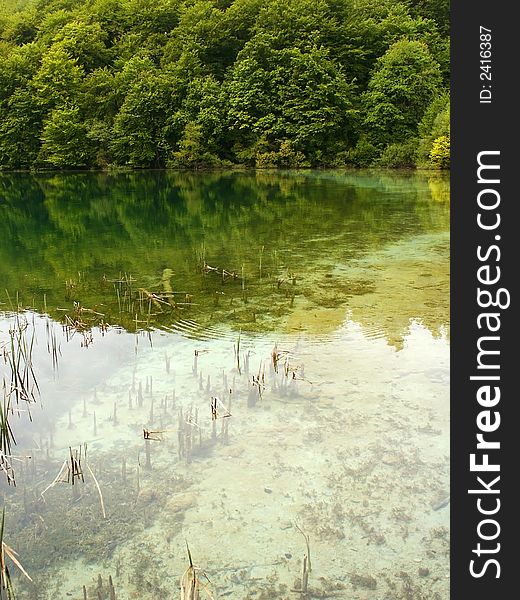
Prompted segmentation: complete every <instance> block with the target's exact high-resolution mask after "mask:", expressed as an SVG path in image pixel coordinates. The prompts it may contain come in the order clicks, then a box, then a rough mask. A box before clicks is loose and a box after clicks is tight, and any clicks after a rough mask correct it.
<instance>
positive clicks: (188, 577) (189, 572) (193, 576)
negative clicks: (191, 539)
mask: <svg viewBox="0 0 520 600" xmlns="http://www.w3.org/2000/svg"><path fill="white" fill-rule="evenodd" d="M186 549H187V550H188V560H189V563H190V564H189V566H188V568H187V569H186V571H184V573H183V575H182V577H181V600H199V598H200V592H201V590H202V591H204V592H205V594H206V596H207V597H208V598H210V600H213V596H212V594H211V593H210V592H209V590H208V586H207V584H205V583H202V581H201V580H200V577H199V573H201V574H202V575H203V577H205V578H206V579H207V581H208V583H211V581H210V580H209V578H208V576H207V575H206V573H204V571H203V570H202V569H201V568H200V567H197V566H195V565H194V564H193V560H192V558H191V552H190V547H189V546H188V542H186Z"/></svg>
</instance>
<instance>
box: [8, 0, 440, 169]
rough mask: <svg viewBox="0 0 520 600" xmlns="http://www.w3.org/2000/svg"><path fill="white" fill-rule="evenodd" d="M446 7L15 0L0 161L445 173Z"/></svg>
mask: <svg viewBox="0 0 520 600" xmlns="http://www.w3.org/2000/svg"><path fill="white" fill-rule="evenodd" d="M448 30H449V2H448V0H378V1H375V0H4V2H3V4H2V8H0V167H1V168H4V169H17V168H107V167H117V166H129V167H137V168H150V167H186V168H200V167H209V166H218V165H225V164H244V165H252V166H257V167H306V166H322V165H323V166H342V165H345V164H351V165H356V166H366V165H370V164H379V165H383V166H413V165H417V164H418V165H420V166H426V167H434V168H446V167H448V166H449V97H448V96H447V93H448V92H447V90H448V82H449V39H448Z"/></svg>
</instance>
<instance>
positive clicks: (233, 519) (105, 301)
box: [0, 172, 449, 600]
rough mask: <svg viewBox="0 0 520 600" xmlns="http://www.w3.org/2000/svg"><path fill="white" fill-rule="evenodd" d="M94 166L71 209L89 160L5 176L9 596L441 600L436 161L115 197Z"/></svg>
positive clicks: (444, 568) (445, 570)
mask: <svg viewBox="0 0 520 600" xmlns="http://www.w3.org/2000/svg"><path fill="white" fill-rule="evenodd" d="M169 176H170V175H168V177H169ZM82 177H83V176H82ZM84 177H85V178H84V179H83V180H81V181H82V182H83V183H82V185H83V184H84V185H85V186H86V188H90V190H89V194H87V195H86V196H84V197H83V198H82V203H83V208H84V209H85V213H84V216H83V217H82V219H84V220H83V221H82V222H81V223H80V221H77V222H76V224H75V225H74V227H73V228H69V229H67V227H68V226H69V225H70V222H69V221H68V219H67V218H66V215H67V214H68V212H67V210H68V209H67V202H68V201H67V198H69V199H70V198H72V199H73V198H75V194H76V193H80V190H81V189H82V188H81V186H79V183H80V179H78V176H77V175H71V176H70V179H69V178H67V177H61V176H60V177H58V178H57V179H56V181H54V182H50V181H49V180H47V179H45V178H44V179H43V180H39V181H38V182H37V183H38V189H39V190H40V191H39V192H38V193H35V195H34V197H33V198H32V199H30V200H29V201H28V203H27V204H26V205H25V207H22V205H20V203H19V202H16V201H15V195H16V193H18V192H19V191H20V187H17V185H16V184H13V186H11V187H10V188H9V192H8V194H7V195H8V202H9V203H10V205H12V206H14V207H16V210H18V211H21V213H19V214H18V215H16V211H15V212H14V213H12V212H10V211H9V212H8V213H7V214H8V215H9V216H8V218H9V219H11V220H10V221H9V227H8V228H6V229H5V232H6V235H7V239H8V243H7V242H5V241H3V242H1V243H0V253H2V255H3V256H6V255H7V254H6V253H9V252H10V249H9V247H8V246H9V243H13V244H18V248H19V249H20V250H19V253H18V255H17V257H14V264H13V263H4V262H2V263H0V269H1V270H2V275H1V276H2V277H4V275H5V280H6V284H7V289H6V290H5V291H2V292H0V301H1V302H2V305H1V308H2V311H3V312H1V313H0V352H1V356H2V360H1V362H0V378H1V380H2V382H1V383H2V390H3V392H2V396H1V400H2V402H1V407H2V410H1V411H0V443H1V448H0V451H1V456H0V458H1V461H0V464H1V466H2V472H1V473H0V476H1V477H0V493H1V494H2V499H3V502H2V506H3V507H5V508H4V510H5V513H4V514H5V516H4V520H3V527H2V536H3V537H2V542H3V543H4V544H5V545H2V548H3V554H2V585H3V588H2V594H3V595H4V597H6V598H9V600H10V596H8V595H7V594H10V595H11V596H12V594H13V593H14V594H15V595H16V598H18V599H19V600H36V599H37V600H51V599H52V600H62V599H63V600H67V599H68V598H72V599H73V600H85V599H86V600H100V599H101V600H113V599H114V598H117V599H118V600H131V599H135V598H139V599H143V600H152V599H153V600H156V599H157V600H161V599H164V600H172V599H180V598H183V599H184V600H195V599H196V598H199V599H202V598H214V599H215V600H216V599H218V598H236V599H239V600H260V599H263V600H267V599H274V600H277V599H278V600H288V599H294V598H302V599H304V598H305V599H308V600H311V599H313V598H339V599H345V600H347V599H348V600H381V599H382V598H384V599H385V600H412V599H413V600H423V599H424V600H437V599H438V600H443V599H444V598H445V597H446V595H447V593H448V589H449V528H448V527H449V450H448V448H449V443H448V439H449V438H448V416H449V411H448V386H449V338H448V332H449V311H448V304H447V303H448V300H447V295H446V290H447V286H448V269H447V257H448V251H449V236H448V231H447V215H448V212H449V211H448V210H447V208H446V204H445V202H444V200H442V199H435V200H434V199H432V198H431V189H430V185H429V183H428V178H426V179H424V180H423V179H421V178H420V177H419V176H417V175H415V176H413V177H412V178H410V177H409V176H408V175H406V176H402V177H399V176H398V175H392V176H391V177H389V178H385V177H384V176H382V175H381V176H379V175H366V176H359V178H358V179H357V180H356V181H357V185H356V184H355V180H354V179H351V177H352V176H351V175H349V174H342V175H339V174H337V173H328V174H327V173H320V174H315V175H313V174H312V173H310V172H309V173H306V174H305V175H304V176H301V175H300V174H293V175H292V176H291V175H289V174H285V175H284V174H273V175H270V174H268V173H264V174H262V176H261V177H260V178H259V180H258V181H256V184H255V185H253V182H254V181H255V178H254V177H253V176H252V174H230V175H222V174H221V175H216V174H212V175H201V176H200V180H197V179H196V178H193V177H192V176H191V175H189V176H188V175H186V179H184V180H183V179H182V178H179V179H176V177H177V175H175V176H173V175H172V177H173V180H170V181H169V182H168V181H166V180H165V179H164V177H165V175H164V174H161V175H160V176H159V180H155V176H153V175H151V174H148V175H143V176H142V177H140V176H137V175H135V176H134V175H132V176H131V177H129V176H124V177H123V179H119V178H118V177H115V178H114V186H113V188H112V192H111V193H113V194H115V198H113V199H112V200H113V201H108V196H107V195H106V194H107V190H108V189H109V188H108V187H106V188H105V189H104V191H103V190H100V186H102V185H104V183H103V181H104V179H103V178H104V177H107V176H106V175H103V176H102V177H101V178H100V177H98V176H95V175H85V176H84ZM15 179H16V178H15ZM13 181H14V180H13ZM42 181H43V182H44V183H42ZM197 181H199V184H198V185H197ZM33 182H34V180H33ZM60 182H61V183H60ZM62 184H63V186H65V187H67V186H69V187H68V188H67V190H66V191H64V190H63V189H61V188H60V186H61V185H62ZM78 186H79V187H78ZM90 186H93V187H90ZM96 186H97V188H96ZM148 186H149V189H148ZM163 186H166V188H164V187H163ZM168 186H169V187H168ZM255 186H256V187H255ZM17 190H18V192H17ZM60 190H61V191H60ZM96 190H97V191H96ZM61 192H63V193H64V195H63V197H61V198H58V197H57V196H56V194H58V195H59V194H60V193H61ZM84 192H85V194H86V191H85V189H84ZM145 192H146V193H145ZM161 193H162V194H163V196H165V195H166V196H168V198H170V200H166V199H165V198H164V197H163V200H160V198H161ZM38 194H41V195H40V196H39V195H38ZM117 194H120V197H119V199H118V196H117ZM125 194H126V195H127V197H126V198H125ZM183 194H184V196H183ZM219 194H220V195H219ZM180 198H184V200H182V201H181V200H180ZM219 198H223V199H224V200H223V202H222V203H220V201H219ZM70 201H71V202H74V200H70ZM115 207H117V209H118V210H117V211H116V212H113V210H114V208H115ZM69 208H70V207H69ZM336 209H338V210H336ZM24 211H25V212H24ZM154 212H155V213H156V217H154ZM385 212H386V213H387V215H388V219H387V220H384V219H383V218H382V216H383V215H384V214H385ZM116 213H117V215H116ZM43 215H47V217H45V218H41V217H42V216H43ZM51 215H52V218H50V216H51ZM60 215H61V216H60ZM333 215H335V219H336V220H333V218H332V216H333ZM22 216H23V218H22ZM46 219H48V220H47V221H46ZM5 223H6V221H5V220H4V221H0V227H5ZM24 223H25V225H24ZM37 224H38V225H37ZM122 224H124V228H121V225H122ZM38 227H40V229H39V230H38ZM24 228H25V229H24ZM31 228H33V230H31ZM118 229H119V230H120V231H119V236H117V235H116V236H115V240H117V242H118V243H119V242H121V248H120V249H119V250H118V249H117V248H116V247H115V245H114V246H110V244H108V242H107V240H108V238H109V236H110V235H113V234H114V231H116V230H118ZM103 230H105V232H106V236H105V237H103V236H104V234H103ZM95 233H101V241H100V242H98V241H97V240H98V239H99V238H98V237H96V235H95ZM129 233H132V235H129ZM42 235H43V236H45V237H46V239H49V240H51V242H52V243H51V244H50V245H49V247H50V248H52V247H53V245H55V249H54V250H52V251H50V250H49V251H46V252H44V251H43V250H42V249H41V248H40V246H38V244H37V243H35V240H38V239H40V238H41V236H42ZM132 236H133V237H132ZM2 239H3V240H4V238H2ZM31 248H32V250H31V251H32V252H33V254H32V256H33V257H34V258H30V257H29V251H30V249H31ZM127 259H128V260H127ZM18 268H20V269H23V268H25V269H26V270H25V271H24V270H17V269H18ZM16 290H18V292H16ZM27 576H28V577H30V579H29V578H28V577H27Z"/></svg>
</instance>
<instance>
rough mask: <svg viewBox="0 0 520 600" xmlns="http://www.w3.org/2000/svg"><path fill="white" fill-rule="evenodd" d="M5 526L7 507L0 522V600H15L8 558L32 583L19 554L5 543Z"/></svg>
mask: <svg viewBox="0 0 520 600" xmlns="http://www.w3.org/2000/svg"><path fill="white" fill-rule="evenodd" d="M4 524H5V506H4V508H3V510H2V519H1V521H0V600H14V598H15V594H14V589H13V583H12V581H11V573H10V571H9V567H8V564H7V560H6V558H9V560H10V561H11V562H12V563H13V564H14V565H15V567H17V569H18V570H19V571H20V572H21V573H22V574H23V575H25V577H26V578H27V579H28V580H29V581H32V579H31V578H30V577H29V574H28V573H27V571H26V570H25V569H24V568H23V567H22V565H21V563H20V561H19V560H18V554H17V552H15V551H14V550H13V549H12V548H11V547H10V546H8V545H7V544H6V543H5V542H4Z"/></svg>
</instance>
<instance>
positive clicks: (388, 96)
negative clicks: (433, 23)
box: [363, 40, 441, 148]
mask: <svg viewBox="0 0 520 600" xmlns="http://www.w3.org/2000/svg"><path fill="white" fill-rule="evenodd" d="M440 85H441V73H440V69H439V64H438V63H437V62H436V61H435V60H434V59H433V57H432V56H431V54H430V52H429V50H428V48H427V46H426V45H425V44H423V43H421V42H414V41H409V40H401V41H399V42H396V43H395V44H393V45H392V46H391V47H390V48H389V49H388V51H387V52H386V53H385V54H384V56H382V57H381V58H380V59H379V61H378V62H377V65H376V68H375V69H374V72H373V74H372V77H371V79H370V82H369V84H368V90H367V92H366V93H365V94H364V96H363V104H364V108H365V111H366V116H365V119H364V126H365V127H367V128H368V131H369V134H370V138H371V141H372V142H374V143H376V144H377V145H379V146H380V147H381V148H383V147H384V146H386V145H388V144H391V143H397V142H401V141H403V140H405V139H406V138H407V137H410V136H411V135H415V134H416V132H417V124H418V122H419V121H420V119H421V118H422V116H423V114H424V111H425V110H426V108H427V106H428V105H429V104H430V102H431V100H432V98H433V97H434V96H435V94H437V93H438V91H439V88H440Z"/></svg>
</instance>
